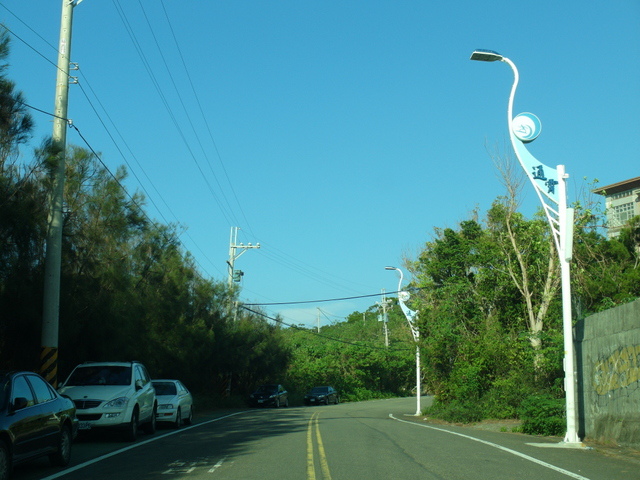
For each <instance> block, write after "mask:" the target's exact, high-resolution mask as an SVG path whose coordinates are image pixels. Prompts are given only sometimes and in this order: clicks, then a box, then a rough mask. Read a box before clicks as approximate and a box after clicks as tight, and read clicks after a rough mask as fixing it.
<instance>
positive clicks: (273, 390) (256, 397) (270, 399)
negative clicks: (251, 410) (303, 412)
mask: <svg viewBox="0 0 640 480" xmlns="http://www.w3.org/2000/svg"><path fill="white" fill-rule="evenodd" d="M249 405H251V406H252V407H276V408H278V407H280V406H283V407H288V406H289V396H288V394H287V391H286V390H285V389H284V387H283V386H282V385H276V384H271V385H260V386H259V387H258V388H257V389H256V391H255V392H253V393H252V394H251V395H249Z"/></svg>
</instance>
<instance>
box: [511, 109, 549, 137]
mask: <svg viewBox="0 0 640 480" xmlns="http://www.w3.org/2000/svg"><path fill="white" fill-rule="evenodd" d="M511 131H512V132H513V134H514V135H515V136H516V137H518V139H519V140H520V141H521V142H523V143H529V142H533V141H534V140H535V139H536V138H538V135H540V132H541V131H542V123H541V122H540V119H539V118H538V117H536V116H535V115H534V114H533V113H528V112H525V113H521V114H520V115H516V116H515V117H514V118H513V120H511Z"/></svg>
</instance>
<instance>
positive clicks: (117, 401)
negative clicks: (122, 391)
mask: <svg viewBox="0 0 640 480" xmlns="http://www.w3.org/2000/svg"><path fill="white" fill-rule="evenodd" d="M128 403H129V399H128V398H127V397H120V398H114V399H113V400H111V401H110V402H107V403H105V404H104V408H125V407H126V406H127V404H128Z"/></svg>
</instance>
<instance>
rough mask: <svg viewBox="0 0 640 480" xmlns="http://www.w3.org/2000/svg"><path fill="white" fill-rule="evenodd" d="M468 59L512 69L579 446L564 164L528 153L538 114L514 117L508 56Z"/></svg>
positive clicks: (481, 54) (570, 424)
mask: <svg viewBox="0 0 640 480" xmlns="http://www.w3.org/2000/svg"><path fill="white" fill-rule="evenodd" d="M471 60H479V61H482V62H495V61H500V62H504V63H506V64H507V65H509V66H510V67H511V70H513V75H514V81H513V86H512V87H511V94H510V95H509V106H508V110H507V121H508V125H509V138H510V139H511V145H513V149H514V150H515V152H516V156H517V157H518V161H519V162H520V165H521V166H522V168H523V169H524V171H525V172H526V174H527V177H528V178H529V180H530V181H531V183H532V184H533V187H534V189H535V191H536V194H537V195H538V198H539V199H540V202H541V203H542V206H543V208H544V211H545V214H546V216H547V220H548V221H549V225H550V226H551V231H552V234H553V239H554V242H555V245H556V250H557V252H558V257H559V258H560V276H561V282H562V325H563V334H564V371H565V385H564V387H565V396H566V415H567V433H566V435H565V437H564V443H565V444H575V445H576V446H577V445H580V446H581V445H582V444H581V443H580V439H579V438H578V431H577V423H578V422H577V408H576V380H575V378H576V375H575V366H574V363H575V362H574V346H573V326H572V321H571V282H570V271H569V263H570V262H571V256H572V246H573V209H572V208H567V186H566V180H567V178H568V176H569V175H567V174H566V173H565V170H564V165H558V166H557V167H556V168H555V169H553V168H550V167H548V166H546V165H544V164H543V163H541V162H539V161H538V160H536V158H535V157H534V156H533V155H531V153H529V151H528V150H527V148H526V146H525V145H526V144H527V143H529V142H532V141H533V140H535V139H536V138H537V137H538V135H540V131H541V130H542V125H541V123H540V120H539V119H538V117H536V116H535V115H533V114H532V113H521V114H520V115H517V116H515V117H514V116H513V98H514V96H515V93H516V87H517V86H518V80H519V76H518V69H517V68H516V66H515V64H514V63H513V62H512V61H511V60H509V59H508V58H507V57H504V56H502V55H500V54H499V53H497V52H494V51H493V50H476V51H474V52H473V53H472V54H471Z"/></svg>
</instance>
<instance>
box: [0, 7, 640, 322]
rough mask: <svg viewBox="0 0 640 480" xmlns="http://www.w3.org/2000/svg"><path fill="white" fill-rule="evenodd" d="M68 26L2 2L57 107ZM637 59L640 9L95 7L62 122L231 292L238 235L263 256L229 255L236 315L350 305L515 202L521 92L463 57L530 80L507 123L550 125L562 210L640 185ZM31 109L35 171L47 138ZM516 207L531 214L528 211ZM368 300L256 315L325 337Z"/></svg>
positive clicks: (29, 73)
mask: <svg viewBox="0 0 640 480" xmlns="http://www.w3.org/2000/svg"><path fill="white" fill-rule="evenodd" d="M60 12H61V1H56V0H30V1H24V0H4V1H2V2H0V20H1V21H2V22H4V23H5V24H6V25H7V26H8V27H9V28H10V30H11V31H12V32H13V35H12V52H11V56H10V59H9V61H10V68H9V71H8V75H9V77H10V78H11V79H13V80H14V81H15V82H16V83H17V86H18V88H19V89H20V90H22V91H23V92H24V94H25V96H26V98H27V101H28V103H29V104H30V105H32V106H34V107H36V108H39V109H41V110H44V111H47V112H52V111H53V103H54V89H55V77H56V68H55V63H56V61H57V53H56V51H55V48H54V47H53V46H55V45H57V43H58V38H59V28H60ZM638 46H640V2H638V0H614V1H611V2H597V3H596V2H584V1H574V0H566V1H562V2H558V1H556V0H548V1H547V0H542V1H538V2H513V1H507V0H504V1H485V2H471V1H452V2H427V1H397V0H395V1H378V0H368V1H346V2H345V1H322V2H320V1H277V2H263V1H243V0H237V1H233V2H229V1H219V0H207V1H198V2H196V1H193V2H184V1H180V2H179V1H177V0H162V1H160V0H154V1H153V2H141V1H131V0H129V1H126V2H125V1H123V0H103V1H97V0H84V1H83V2H82V3H80V4H79V5H78V6H76V7H75V9H74V24H73V39H72V48H71V53H72V54H71V57H72V61H73V62H76V63H78V64H79V66H80V70H79V71H78V72H76V74H77V76H78V77H79V84H78V85H71V87H70V95H69V117H70V118H71V119H73V122H74V124H75V126H76V127H77V128H78V129H79V130H80V132H81V133H82V135H83V136H84V137H85V138H86V140H87V141H88V142H89V144H90V145H91V147H92V148H93V149H94V150H96V151H98V152H101V154H102V160H103V162H104V163H105V164H106V165H107V166H108V167H109V168H110V169H111V170H112V171H115V169H116V168H117V167H118V166H120V165H126V166H127V168H128V169H129V170H130V172H131V173H130V177H129V179H128V180H127V182H126V185H127V188H128V189H129V190H130V191H134V190H140V191H143V192H145V194H146V195H147V196H148V202H147V203H148V206H147V212H148V213H149V215H150V216H151V217H152V218H154V219H157V220H158V221H160V222H162V223H165V222H173V223H179V224H180V225H181V231H183V232H184V233H182V235H181V237H180V238H181V240H182V242H183V245H184V247H185V250H188V251H190V252H191V253H192V254H193V255H194V257H195V258H196V259H197V261H198V264H199V266H200V270H201V273H202V274H203V275H204V276H205V277H211V278H214V279H217V280H226V275H227V270H226V260H227V259H228V254H229V234H230V229H231V227H233V226H238V227H240V228H241V230H240V233H239V237H238V241H239V242H243V243H245V244H247V243H249V242H251V243H253V244H256V243H258V242H259V243H260V244H261V248H260V249H259V250H251V251H248V252H246V253H245V254H243V255H242V256H241V257H240V258H238V260H237V261H236V268H238V269H240V270H243V271H244V272H245V276H244V278H243V282H242V284H241V287H242V292H241V299H242V300H243V301H245V302H249V303H284V302H302V301H309V300H324V299H337V298H345V297H358V296H366V295H374V294H376V293H378V292H380V291H381V289H386V290H387V291H395V290H396V288H397V282H398V279H397V276H396V275H395V272H389V271H386V270H385V269H384V267H385V266H386V265H396V266H401V265H402V260H403V258H405V257H408V258H415V257H416V256H417V254H418V252H419V251H420V249H421V248H422V246H423V245H424V243H425V242H426V241H429V240H431V239H433V230H434V228H438V227H439V228H442V227H455V226H456V225H457V223H458V222H459V221H461V220H464V219H466V218H468V217H469V215H470V212H471V211H472V210H474V209H476V208H478V209H479V211H480V213H481V216H482V214H483V213H484V212H486V210H487V209H488V208H489V206H490V204H491V202H492V201H493V200H494V199H495V198H496V197H497V196H498V195H501V194H502V193H503V192H504V189H503V187H502V185H501V183H500V179H499V177H498V174H497V172H496V170H495V168H494V166H493V163H492V159H491V157H490V155H489V153H488V150H491V151H495V150H496V149H498V151H500V152H502V153H503V154H507V153H508V152H510V151H511V148H510V146H509V145H508V133H507V114H506V108H507V100H508V96H509V90H510V87H511V83H512V81H513V77H512V73H511V70H510V69H509V67H508V66H507V65H505V64H503V63H500V62H496V63H480V62H472V61H470V60H469V56H470V54H471V52H472V51H473V50H474V49H476V48H488V49H492V50H496V51H498V52H500V53H502V54H503V55H505V56H507V57H509V58H510V59H511V60H512V61H513V62H515V64H516V65H517V66H518V69H519V72H520V85H519V87H518V91H517V93H516V97H515V107H514V114H517V113H520V112H533V113H535V114H536V115H537V116H538V117H539V118H540V119H541V121H542V125H543V127H542V134H541V135H540V137H539V138H538V139H537V140H536V141H535V142H534V143H532V144H530V147H529V149H530V151H531V152H532V153H533V154H534V155H535V156H536V158H538V159H539V160H540V161H541V162H543V163H545V164H547V165H550V166H555V165H558V164H564V165H565V167H566V170H567V172H568V173H569V174H570V180H569V185H568V186H569V201H572V200H574V199H575V198H576V195H577V194H578V192H580V191H581V190H584V189H585V188H588V187H589V184H588V182H590V181H592V180H593V179H598V180H599V182H600V185H607V184H611V183H615V182H618V181H621V180H625V179H628V178H632V177H637V176H638V175H640V168H639V166H640V161H639V157H638V153H637V143H638V133H637V131H636V130H635V127H636V124H637V119H636V120H633V118H632V117H633V115H636V116H637V115H638V112H640V62H639V61H638V57H637V49H638ZM33 115H34V118H35V120H36V122H37V131H36V134H35V135H34V138H33V141H32V144H31V145H30V146H28V147H26V148H24V149H23V155H24V158H25V159H26V160H28V159H30V158H31V150H32V148H33V147H35V146H38V145H39V144H40V143H41V141H42V139H43V138H44V137H45V136H47V135H50V134H51V127H52V124H51V121H50V117H48V116H47V115H44V114H41V113H38V112H35V111H34V112H33ZM105 127H106V128H105ZM67 140H68V142H69V143H72V144H76V145H81V146H84V143H83V141H82V139H81V138H80V137H79V136H78V134H77V133H76V132H75V131H74V130H69V132H68V136H67ZM585 178H586V179H587V181H585V180H584V179H585ZM523 195H524V200H523V207H522V208H523V211H524V212H525V213H527V214H530V213H531V212H533V210H534V209H535V208H536V207H537V201H538V200H537V197H535V194H534V192H533V189H532V188H531V187H530V185H526V186H525V189H524V191H523ZM407 276H408V272H407ZM377 300H379V298H376V297H365V298H362V299H351V300H347V301H329V302H322V303H317V304H316V303H303V304H298V305H277V306H276V305H272V306H267V307H265V308H266V310H267V311H268V312H269V313H270V314H276V313H280V314H281V315H282V316H283V318H284V320H285V322H288V323H293V324H305V325H315V324H316V319H317V316H318V314H319V311H318V308H320V309H321V311H320V319H321V323H322V324H326V323H330V322H332V321H339V320H340V319H344V317H345V316H346V315H348V314H350V313H352V312H353V311H356V310H358V311H363V310H365V309H366V308H367V307H368V306H370V305H372V304H373V303H374V302H375V301H377Z"/></svg>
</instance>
